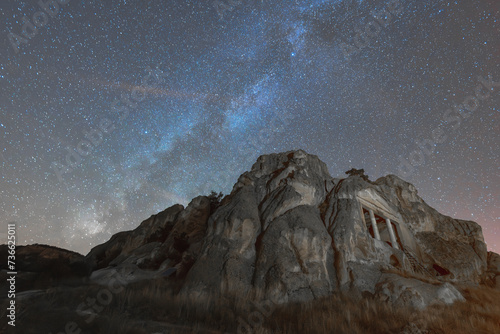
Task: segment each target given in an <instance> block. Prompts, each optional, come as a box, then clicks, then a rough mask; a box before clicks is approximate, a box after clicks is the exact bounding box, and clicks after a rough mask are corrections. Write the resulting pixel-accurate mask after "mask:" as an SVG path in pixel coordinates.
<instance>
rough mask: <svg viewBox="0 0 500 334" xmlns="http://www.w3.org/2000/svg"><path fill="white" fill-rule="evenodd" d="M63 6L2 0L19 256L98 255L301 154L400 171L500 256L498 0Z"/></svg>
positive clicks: (6, 153)
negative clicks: (272, 163) (474, 227)
mask: <svg viewBox="0 0 500 334" xmlns="http://www.w3.org/2000/svg"><path fill="white" fill-rule="evenodd" d="M59 1H60V2H62V4H60V3H58V5H57V7H56V6H54V5H51V6H47V7H46V8H45V9H46V12H43V9H42V8H41V7H40V6H39V5H38V4H37V2H38V1H34V0H33V1H2V2H1V4H0V22H1V29H2V30H1V31H2V32H1V34H2V37H1V38H0V40H1V43H2V44H1V45H0V170H1V174H0V175H1V178H0V221H1V222H3V223H4V224H5V223H8V222H16V223H17V237H18V243H19V244H31V243H44V244H50V245H54V246H58V247H63V248H67V249H71V250H75V251H78V252H81V253H84V254H86V253H87V252H88V251H89V250H90V248H91V247H93V246H95V245H97V244H99V243H102V242H104V241H106V240H108V239H109V238H110V236H111V235H112V234H114V233H117V232H119V231H123V230H130V229H133V228H135V227H136V226H138V225H139V223H140V222H141V221H142V220H144V219H146V218H148V217H149V216H150V215H152V214H155V213H157V212H159V211H161V210H163V209H165V208H167V207H169V206H171V205H173V204H175V203H181V204H184V205H186V204H187V203H189V201H190V199H191V198H193V197H195V196H197V195H200V194H208V193H210V191H211V190H215V191H217V192H223V193H224V194H227V193H229V192H230V191H231V189H232V186H233V184H234V183H235V182H236V180H237V178H238V176H239V175H240V174H241V173H242V172H244V171H246V170H249V169H250V167H251V165H252V164H253V163H254V162H255V160H256V158H257V157H258V156H259V155H261V154H267V153H272V152H282V151H288V150H293V149H299V148H300V149H304V150H305V151H307V152H308V153H312V154H316V155H318V156H319V157H320V159H321V160H323V161H324V162H325V163H326V164H327V165H328V167H329V171H330V174H331V175H332V176H334V177H343V176H345V175H344V172H345V171H347V170H349V169H351V168H352V167H355V168H364V169H365V171H366V173H367V174H368V175H369V176H370V179H372V180H375V179H377V178H378V177H381V176H385V175H387V174H396V175H399V176H401V177H403V178H404V179H405V180H407V181H409V182H411V183H413V184H414V185H415V186H416V187H417V189H418V190H419V194H420V196H421V197H422V198H423V199H424V200H425V201H426V202H427V203H428V204H430V205H431V206H433V207H434V208H436V209H437V210H438V211H440V212H441V213H443V214H446V215H450V216H452V217H455V218H461V219H468V220H474V221H476V222H478V223H479V224H480V225H481V226H482V227H483V233H484V235H485V239H486V242H487V244H488V249H489V250H493V251H496V252H500V227H499V224H500V205H499V203H500V167H499V166H500V157H499V156H500V148H499V145H500V113H499V111H500V107H499V102H500V95H499V92H500V68H499V65H498V64H499V59H500V41H499V33H500V21H499V19H500V13H499V9H500V4H499V2H498V1H497V0H491V1H486V0H481V1H479V0H476V1H471V0H469V1H467V0H466V1H454V2H448V1H425V0H423V1H421V0H418V1H417V0H412V1H403V0H401V1H393V0H386V1H328V0H324V1H303V0H287V1H285V0H281V1H273V0H265V1H261V0H240V1H236V0H217V1H212V0H203V1H202V0H193V1H186V0H181V1H177V0H169V1H159V0H152V1H139V0H121V1H118V0H106V1H88V0H85V1H81V0H70V1H68V0H59ZM47 2H48V3H51V1H50V0H47ZM55 3H56V2H55ZM34 24H37V25H38V27H37V26H35V25H34ZM34 28H36V30H35V29H34ZM6 232H7V228H6V227H4V231H0V233H1V234H0V236H2V239H4V241H3V243H5V242H6Z"/></svg>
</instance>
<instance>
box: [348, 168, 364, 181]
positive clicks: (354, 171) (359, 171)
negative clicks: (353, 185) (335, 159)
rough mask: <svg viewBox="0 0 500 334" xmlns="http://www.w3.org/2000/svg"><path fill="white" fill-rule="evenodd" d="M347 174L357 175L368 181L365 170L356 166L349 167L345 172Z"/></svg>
mask: <svg viewBox="0 0 500 334" xmlns="http://www.w3.org/2000/svg"><path fill="white" fill-rule="evenodd" d="M345 173H346V174H347V175H349V176H355V175H357V176H359V177H361V178H362V179H363V180H365V181H370V180H368V175H365V170H364V169H356V168H351V169H350V170H348V171H347V172H345Z"/></svg>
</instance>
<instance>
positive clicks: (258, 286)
mask: <svg viewBox="0 0 500 334" xmlns="http://www.w3.org/2000/svg"><path fill="white" fill-rule="evenodd" d="M351 174H352V175H351V176H349V177H347V178H345V179H333V178H332V177H331V176H330V175H329V173H328V171H327V168H326V166H325V165H324V164H323V163H322V162H321V161H320V160H319V159H318V158H317V157H316V156H313V155H309V154H306V153H305V152H303V151H300V150H299V151H293V152H286V153H282V154H271V155H267V156H261V157H260V158H259V159H258V160H257V162H256V163H255V164H254V165H253V167H252V169H251V170H250V171H249V172H246V173H244V174H243V175H242V176H241V177H240V178H239V180H238V182H237V183H236V185H235V186H234V188H233V191H232V192H231V194H230V195H229V196H227V197H226V198H225V199H224V201H223V205H222V206H221V207H220V208H219V209H218V210H217V211H216V212H215V213H214V214H213V215H212V216H211V217H210V220H209V224H208V228H207V234H206V238H205V241H204V243H203V246H202V252H201V255H200V258H199V259H198V260H197V261H196V263H195V264H194V266H193V268H192V270H191V271H190V272H189V273H188V276H187V278H186V282H185V285H184V289H183V290H184V292H186V293H191V294H197V295H199V294H203V293H207V292H221V293H244V292H250V291H252V290H258V291H259V292H261V293H262V294H263V295H264V296H267V297H268V298H272V299H273V300H275V301H282V302H286V301H297V300H309V299H313V298H317V297H320V296H325V295H328V294H330V293H332V292H333V291H335V290H344V291H353V292H356V293H359V294H365V293H368V294H371V295H375V294H380V289H381V287H382V286H385V288H384V289H385V291H389V290H390V289H388V288H387V286H388V285H387V284H386V285H384V282H385V281H386V280H387V274H384V272H386V271H390V270H392V271H395V270H396V271H401V272H406V273H407V274H408V273H409V274H412V275H424V276H426V277H427V278H428V279H431V280H432V279H434V280H435V281H436V282H437V283H436V284H437V285H435V286H434V285H432V286H431V285H429V284H426V283H423V282H421V281H418V282H420V283H419V284H420V285H418V284H417V285H415V284H413V285H411V284H410V286H409V287H408V289H409V290H408V291H410V292H411V293H413V295H415V296H418V298H417V299H418V302H415V301H414V300H413V299H411V300H410V299H408V303H409V304H412V305H414V306H418V307H421V306H422V305H424V306H425V305H428V304H431V303H434V302H437V301H440V300H441V301H442V302H446V303H448V302H450V301H453V300H458V299H461V296H460V293H458V291H456V290H453V289H452V288H453V287H452V286H451V285H446V286H444V287H443V286H440V285H439V281H438V279H439V280H440V281H443V282H445V281H452V282H458V281H459V282H472V283H478V282H479V281H480V277H481V275H482V274H483V272H484V271H485V269H486V258H487V255H486V246H485V243H484V240H483V238H482V233H481V228H480V227H479V225H477V224H476V223H474V222H469V221H461V220H455V219H452V218H450V217H446V216H443V215H441V214H439V213H438V212H437V211H436V210H434V209H432V208H431V207H429V206H428V205H427V204H426V203H425V202H424V201H423V200H422V199H421V198H420V197H419V196H418V194H417V191H416V189H415V187H414V186H413V185H411V184H409V183H407V182H405V181H403V180H401V179H399V178H398V177H396V176H393V175H389V176H387V177H383V178H380V179H379V180H377V181H376V182H370V181H367V178H366V177H363V176H362V175H359V173H351ZM371 216H373V220H372V217H371ZM374 225H376V228H375V226H374ZM389 225H390V228H389ZM374 230H377V232H376V233H375V231H374ZM395 276H397V275H395ZM401 282H403V283H401V284H403V285H404V283H405V282H406V281H404V280H403V281H401ZM407 282H410V281H407ZM407 282H406V283H407ZM412 282H413V281H412ZM401 284H399V285H401ZM399 285H394V284H392V285H390V286H399ZM427 285H429V286H428V287H426V286H427ZM416 286H418V289H417V288H416ZM440 289H441V290H440ZM399 291H400V289H399V288H398V289H396V290H394V289H393V291H392V292H391V293H390V294H389V296H388V297H387V298H389V299H390V300H392V301H394V300H396V299H397V300H403V301H404V300H407V299H405V297H401V298H400V296H399V295H398V293H399ZM405 291H406V290H405ZM429 291H430V292H429ZM436 291H441V292H440V293H441V294H442V295H443V296H446V298H445V297H443V298H437V299H435V298H434V299H433V298H431V297H430V296H431V295H432V293H434V292H436ZM410 292H408V293H410ZM431 292H432V293H431ZM395 296H397V298H396V297H395ZM405 296H406V295H405ZM422 303H423V304H422Z"/></svg>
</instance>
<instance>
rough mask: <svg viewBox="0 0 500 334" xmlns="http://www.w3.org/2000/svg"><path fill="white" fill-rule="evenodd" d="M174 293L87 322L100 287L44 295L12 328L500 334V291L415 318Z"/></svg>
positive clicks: (166, 287)
mask: <svg viewBox="0 0 500 334" xmlns="http://www.w3.org/2000/svg"><path fill="white" fill-rule="evenodd" d="M179 287H180V286H179V284H171V283H167V282H166V281H164V280H162V279H159V280H155V281H148V282H144V283H136V284H134V285H131V286H129V287H127V288H126V289H124V290H123V291H121V292H119V293H116V294H114V295H113V298H112V301H111V303H110V304H109V305H107V306H106V307H105V308H104V309H102V310H101V311H100V312H97V313H98V314H97V316H96V318H95V319H94V320H93V321H91V322H90V323H87V322H86V321H85V320H86V319H84V318H82V317H81V316H78V315H77V314H76V312H75V310H76V307H77V306H78V305H79V304H80V303H81V302H82V301H84V300H86V298H88V297H90V298H92V297H95V296H96V295H97V293H98V291H99V290H100V289H102V287H100V286H97V285H92V284H89V285H87V286H83V287H79V288H73V289H68V288H66V289H64V290H62V289H61V290H58V289H52V290H51V291H50V292H49V293H47V294H45V295H44V296H42V297H36V298H33V299H32V300H30V301H29V302H25V303H22V302H20V303H19V304H20V306H22V314H20V315H19V318H18V323H17V324H19V327H17V326H16V327H17V328H16V329H19V330H22V332H23V333H38V332H42V331H39V330H40V329H43V332H45V333H49V332H50V331H52V332H53V333H58V332H61V331H64V325H65V324H66V323H67V322H68V321H74V322H76V323H77V324H78V325H79V326H80V328H81V329H82V334H84V333H107V334H113V333H120V334H122V333H129V334H133V333H139V334H141V333H155V332H160V333H193V332H198V333H254V334H264V333H336V334H337V333H350V334H351V333H352V334H355V333H363V334H366V333H402V332H403V329H404V328H405V327H406V326H408V325H409V324H414V326H416V327H418V328H419V329H420V330H422V333H429V334H431V333H439V334H446V333H467V334H470V333H478V334H480V333H485V334H486V333H488V334H491V333H500V291H499V290H494V289H491V288H487V287H481V288H471V287H459V288H460V290H461V291H462V292H463V294H464V296H465V297H466V299H467V301H466V302H457V303H455V304H453V305H452V306H445V305H434V306H431V307H429V308H428V309H426V310H423V311H415V310H411V309H405V308H394V307H392V306H391V305H389V304H386V303H381V302H378V301H376V300H374V299H369V298H364V299H361V300H359V299H355V298H351V297H349V296H346V295H340V294H336V295H333V296H330V297H327V298H322V299H320V300H316V301H314V302H310V303H302V304H290V305H286V306H277V305H275V304H273V303H271V302H268V304H267V306H268V307H267V308H266V309H265V311H262V310H260V311H259V310H258V307H257V306H256V305H255V303H253V302H252V299H253V298H251V296H249V295H248V296H233V297H229V298H224V299H221V298H215V297H211V298H209V297H207V298H187V297H181V296H179V295H178V293H177V292H178V290H179ZM0 306H2V307H3V306H4V305H0ZM269 306H270V307H269ZM2 313H3V314H1V315H2V316H3V317H5V312H2ZM264 313H266V314H264ZM33 324H37V328H38V330H35V329H33ZM1 331H2V328H0V332H1ZM409 333H410V332H409Z"/></svg>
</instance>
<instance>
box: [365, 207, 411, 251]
mask: <svg viewBox="0 0 500 334" xmlns="http://www.w3.org/2000/svg"><path fill="white" fill-rule="evenodd" d="M358 200H359V202H360V204H361V207H360V209H361V217H362V219H363V222H364V223H365V226H366V229H367V232H368V233H369V234H370V236H371V237H372V238H374V239H377V240H380V241H383V242H385V243H387V244H388V245H389V246H391V247H394V248H397V249H401V250H403V246H404V245H403V243H402V241H401V238H400V227H399V223H398V221H397V220H396V219H397V218H396V217H395V216H394V215H393V214H392V213H390V212H389V211H388V210H386V209H385V208H383V207H382V204H378V203H374V202H373V201H367V200H366V199H363V198H359V197H358Z"/></svg>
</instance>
